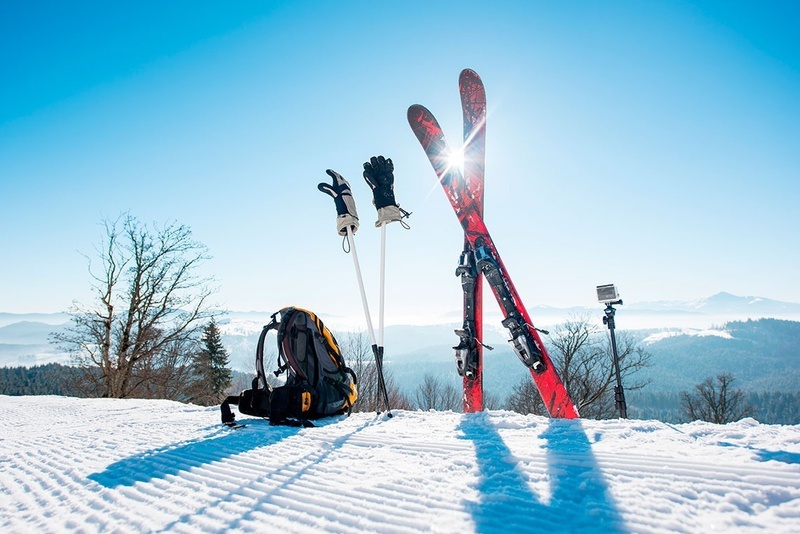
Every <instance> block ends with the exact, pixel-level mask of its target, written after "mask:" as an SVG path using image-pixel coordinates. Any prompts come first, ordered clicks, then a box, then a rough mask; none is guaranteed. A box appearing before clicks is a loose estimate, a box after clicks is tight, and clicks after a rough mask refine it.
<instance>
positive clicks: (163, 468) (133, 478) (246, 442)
mask: <svg viewBox="0 0 800 534" xmlns="http://www.w3.org/2000/svg"><path fill="white" fill-rule="evenodd" d="M262 423H263V425H264V426H268V425H269V423H268V422H267V421H253V422H250V421H248V426H252V427H259V426H262V425H261V424H262ZM252 430H253V429H246V430H230V431H228V430H226V431H224V432H225V433H223V434H221V435H220V436H218V437H212V438H204V439H201V440H197V441H190V442H185V443H179V444H176V445H168V446H166V447H161V448H159V449H153V450H149V451H147V452H143V453H141V454H136V455H134V456H131V457H128V458H124V459H122V460H120V461H118V462H114V463H112V464H111V465H109V466H108V467H107V468H106V469H105V470H104V471H101V472H99V473H93V474H91V475H89V477H88V478H89V479H90V480H93V481H95V482H97V483H98V484H100V485H101V486H105V487H107V488H114V487H117V486H133V485H134V484H135V483H137V482H149V481H151V480H153V479H159V478H165V477H167V476H169V475H177V474H179V473H181V472H184V471H188V470H189V469H191V468H193V467H201V466H204V465H207V464H209V463H211V462H216V461H219V460H223V459H225V458H229V457H231V456H235V455H237V454H241V453H243V452H247V451H250V450H253V449H256V448H258V447H266V446H268V445H272V444H274V443H277V442H279V441H281V440H282V439H285V438H287V437H289V436H293V435H295V434H297V432H298V431H299V430H300V428H296V427H283V426H275V427H269V432H263V431H258V432H254V431H252ZM262 430H263V429H262Z"/></svg>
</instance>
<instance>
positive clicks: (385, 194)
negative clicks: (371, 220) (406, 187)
mask: <svg viewBox="0 0 800 534" xmlns="http://www.w3.org/2000/svg"><path fill="white" fill-rule="evenodd" d="M393 172H394V164H393V163H392V160H391V159H386V158H384V157H383V156H373V157H371V158H370V159H369V161H368V162H366V163H364V179H365V180H366V181H367V183H368V184H369V186H370V187H371V188H372V195H373V196H374V200H375V207H376V208H378V209H381V208H385V207H386V206H397V202H396V201H395V199H394V174H393Z"/></svg>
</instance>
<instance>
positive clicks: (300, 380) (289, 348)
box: [220, 307, 358, 426]
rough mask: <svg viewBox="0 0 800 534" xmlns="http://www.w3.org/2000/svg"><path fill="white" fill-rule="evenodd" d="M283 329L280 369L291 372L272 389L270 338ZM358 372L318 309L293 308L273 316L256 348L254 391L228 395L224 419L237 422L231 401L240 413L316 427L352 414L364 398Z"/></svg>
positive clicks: (278, 372) (272, 422)
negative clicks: (267, 341)
mask: <svg viewBox="0 0 800 534" xmlns="http://www.w3.org/2000/svg"><path fill="white" fill-rule="evenodd" d="M271 330H277V337H278V370H277V371H275V372H274V374H275V376H276V377H279V376H281V375H283V374H284V373H285V374H286V381H285V383H284V384H283V385H281V386H275V387H271V386H270V385H269V383H268V382H267V375H266V372H265V370H264V341H265V339H266V337H267V334H268V333H269V332H270V331H271ZM356 382H357V379H356V375H355V373H354V372H353V370H352V369H350V368H349V367H347V366H346V365H345V362H344V359H343V358H342V354H341V351H340V350H339V345H338V344H337V343H336V339H335V338H334V337H333V334H331V332H330V330H328V328H327V327H326V326H325V325H324V324H323V323H322V321H321V320H320V318H319V317H317V316H316V315H315V314H314V313H312V312H310V311H308V310H304V309H301V308H294V307H288V308H283V309H281V310H280V311H278V312H276V313H274V314H273V315H272V320H271V321H270V323H269V324H268V325H266V326H265V327H264V329H263V330H262V331H261V335H260V336H259V338H258V345H257V346H256V377H255V378H254V379H253V384H252V387H251V389H248V390H244V391H242V393H241V395H238V396H230V397H228V398H227V399H225V402H223V403H222V406H220V409H221V410H222V422H223V423H225V424H226V425H228V426H234V425H235V423H234V420H235V417H234V415H233V413H232V412H231V409H230V405H231V404H235V405H237V406H238V407H239V412H240V413H243V414H247V415H254V416H256V417H268V418H269V421H270V424H272V425H281V424H283V425H292V426H300V425H302V426H314V425H313V424H311V423H310V422H309V420H311V419H318V418H320V417H327V416H329V415H337V414H342V413H347V414H348V415H349V414H350V411H352V408H353V403H355V401H356V399H357V398H358V392H357V390H356Z"/></svg>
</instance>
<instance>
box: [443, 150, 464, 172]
mask: <svg viewBox="0 0 800 534" xmlns="http://www.w3.org/2000/svg"><path fill="white" fill-rule="evenodd" d="M445 160H446V161H447V168H448V169H456V170H458V171H459V172H461V173H463V172H464V148H463V147H459V148H456V149H452V150H450V152H449V153H448V154H447V155H446V156H445Z"/></svg>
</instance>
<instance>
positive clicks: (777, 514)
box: [0, 396, 800, 533]
mask: <svg viewBox="0 0 800 534" xmlns="http://www.w3.org/2000/svg"><path fill="white" fill-rule="evenodd" d="M0 407H2V409H1V410H0V531H2V532H71V531H80V532H117V531H118V532H152V531H159V532H161V531H166V532H204V533H205V532H278V531H281V532H284V531H285V532H381V533H384V532H387V533H391V532H397V533H402V532H419V531H431V532H524V531H541V532H593V531H594V532H710V531H719V532H754V531H769V532H787V533H788V532H800V426H777V425H762V424H759V423H758V422H757V421H755V420H753V419H746V420H743V421H740V422H737V423H732V424H729V425H713V424H709V423H701V422H695V423H691V424H683V425H668V424H665V423H661V422H657V421H637V420H611V421H589V420H577V421H564V420H549V419H546V418H543V417H536V416H523V415H519V414H515V413H512V412H505V411H492V412H486V413H481V414H456V413H452V412H413V411H396V412H395V417H394V418H391V419H388V418H386V417H385V416H384V415H376V414H363V413H361V414H353V415H352V416H351V417H349V418H345V417H337V418H331V419H328V420H326V421H324V422H323V424H321V425H320V426H319V427H317V428H290V427H270V426H269V424H268V423H267V422H266V421H263V420H260V419H252V418H247V417H244V416H239V418H240V419H241V420H242V421H243V422H246V423H247V426H246V427H245V428H241V429H238V430H230V429H227V428H225V427H222V426H221V425H220V424H219V411H218V409H217V408H203V407H199V406H193V405H184V404H178V403H174V402H170V401H146V400H111V399H74V398H66V397H6V396H0Z"/></svg>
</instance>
